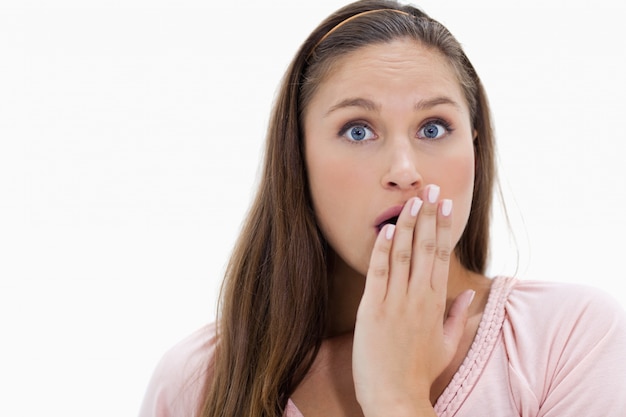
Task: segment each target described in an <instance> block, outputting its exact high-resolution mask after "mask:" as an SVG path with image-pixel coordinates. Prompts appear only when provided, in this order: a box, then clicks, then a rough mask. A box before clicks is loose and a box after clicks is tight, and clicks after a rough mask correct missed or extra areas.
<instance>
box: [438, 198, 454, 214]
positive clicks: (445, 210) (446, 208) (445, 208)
mask: <svg viewBox="0 0 626 417" xmlns="http://www.w3.org/2000/svg"><path fill="white" fill-rule="evenodd" d="M450 213H452V200H447V199H446V200H443V201H442V202H441V214H443V215H444V216H446V217H448V216H449V215H450Z"/></svg>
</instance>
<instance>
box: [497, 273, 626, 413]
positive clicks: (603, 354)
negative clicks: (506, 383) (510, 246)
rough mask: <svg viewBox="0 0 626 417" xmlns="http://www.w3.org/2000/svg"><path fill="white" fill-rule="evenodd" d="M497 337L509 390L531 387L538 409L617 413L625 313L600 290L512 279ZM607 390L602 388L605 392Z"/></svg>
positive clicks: (625, 379) (625, 378) (623, 403)
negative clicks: (505, 363) (611, 391)
mask: <svg viewBox="0 0 626 417" xmlns="http://www.w3.org/2000/svg"><path fill="white" fill-rule="evenodd" d="M504 315H505V318H504V323H503V327H502V333H501V336H502V342H503V344H504V347H505V350H506V356H507V358H508V367H509V370H510V375H511V378H513V376H514V378H513V380H514V381H516V382H515V383H512V384H511V389H512V390H513V391H517V392H531V393H532V397H533V398H536V400H537V402H538V403H539V404H542V406H541V408H542V410H544V411H547V410H551V411H552V412H554V413H555V415H563V413H565V414H567V413H568V412H569V411H571V410H573V409H576V407H578V410H582V411H585V412H586V413H587V414H585V412H583V413H582V414H585V415H605V416H614V415H624V414H622V413H623V412H624V411H625V410H626V399H618V398H616V397H615V396H614V395H612V394H608V393H606V392H603V391H602V389H601V387H602V386H604V385H606V384H609V385H611V386H613V387H614V388H615V389H616V391H614V392H618V391H619V390H623V389H626V361H624V360H623V359H622V357H623V352H625V351H626V311H625V310H624V308H623V306H622V305H621V304H620V303H619V302H618V301H617V300H616V299H615V298H614V297H613V296H612V295H610V294H608V293H607V292H606V291H604V290H602V289H599V288H596V287H592V286H587V285H580V284H565V283H556V282H544V281H525V280H519V281H515V282H513V283H512V285H511V288H510V293H509V295H508V297H507V300H506V303H505V305H504ZM605 391H606V390H605Z"/></svg>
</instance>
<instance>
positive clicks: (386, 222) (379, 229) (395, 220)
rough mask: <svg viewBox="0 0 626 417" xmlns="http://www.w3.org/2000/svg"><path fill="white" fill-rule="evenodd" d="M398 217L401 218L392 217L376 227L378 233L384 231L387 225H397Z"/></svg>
mask: <svg viewBox="0 0 626 417" xmlns="http://www.w3.org/2000/svg"><path fill="white" fill-rule="evenodd" d="M398 217H399V216H392V217H390V218H388V219H387V220H385V221H383V222H382V223H380V224H379V225H378V226H376V228H377V229H378V232H379V233H380V231H381V230H383V227H385V225H386V224H394V225H395V224H396V222H397V221H398Z"/></svg>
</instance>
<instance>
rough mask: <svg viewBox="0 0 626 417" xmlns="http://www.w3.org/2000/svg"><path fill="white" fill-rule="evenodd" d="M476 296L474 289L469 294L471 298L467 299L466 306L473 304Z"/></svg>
mask: <svg viewBox="0 0 626 417" xmlns="http://www.w3.org/2000/svg"><path fill="white" fill-rule="evenodd" d="M475 296H476V291H474V290H472V293H471V294H470V296H469V300H467V305H466V308H467V307H469V306H470V305H471V304H472V301H474V297H475Z"/></svg>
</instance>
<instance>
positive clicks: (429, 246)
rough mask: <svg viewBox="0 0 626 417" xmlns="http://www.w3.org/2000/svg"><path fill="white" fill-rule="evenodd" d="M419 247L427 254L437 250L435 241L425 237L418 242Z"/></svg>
mask: <svg viewBox="0 0 626 417" xmlns="http://www.w3.org/2000/svg"><path fill="white" fill-rule="evenodd" d="M420 247H421V248H422V250H423V251H424V252H425V253H427V254H434V253H435V252H436V251H437V242H436V241H435V240H433V239H426V240H423V241H422V242H421V243H420Z"/></svg>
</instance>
